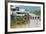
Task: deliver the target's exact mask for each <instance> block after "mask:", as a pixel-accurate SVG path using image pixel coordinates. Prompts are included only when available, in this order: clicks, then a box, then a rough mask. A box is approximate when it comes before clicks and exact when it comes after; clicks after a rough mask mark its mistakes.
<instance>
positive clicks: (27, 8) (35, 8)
mask: <svg viewBox="0 0 46 34" xmlns="http://www.w3.org/2000/svg"><path fill="white" fill-rule="evenodd" d="M19 9H26V10H31V11H32V10H40V9H41V7H40V6H19Z"/></svg>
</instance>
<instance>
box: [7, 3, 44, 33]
mask: <svg viewBox="0 0 46 34" xmlns="http://www.w3.org/2000/svg"><path fill="white" fill-rule="evenodd" d="M7 26H8V29H7V30H8V32H19V31H35V30H43V4H33V3H28V2H26V3H23V2H18V3H17V2H8V24H7Z"/></svg>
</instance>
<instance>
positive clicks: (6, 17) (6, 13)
mask: <svg viewBox="0 0 46 34" xmlns="http://www.w3.org/2000/svg"><path fill="white" fill-rule="evenodd" d="M8 2H13V3H14V2H17V3H30V4H43V30H34V31H19V32H7V31H8V30H7V19H8V16H7V15H8V10H7V8H8ZM43 31H45V3H44V2H29V1H5V34H7V33H26V32H43Z"/></svg>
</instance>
